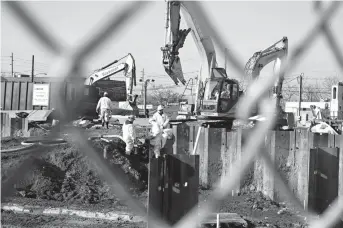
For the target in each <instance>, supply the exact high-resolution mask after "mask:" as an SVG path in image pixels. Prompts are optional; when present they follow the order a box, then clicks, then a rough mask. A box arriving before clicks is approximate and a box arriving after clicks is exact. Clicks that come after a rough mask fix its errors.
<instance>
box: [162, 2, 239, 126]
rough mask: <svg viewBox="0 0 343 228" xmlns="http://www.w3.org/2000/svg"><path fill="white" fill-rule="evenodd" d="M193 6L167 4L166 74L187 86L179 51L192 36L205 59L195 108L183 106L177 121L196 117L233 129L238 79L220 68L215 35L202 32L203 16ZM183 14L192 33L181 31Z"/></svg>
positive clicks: (199, 78) (191, 105) (164, 54)
mask: <svg viewBox="0 0 343 228" xmlns="http://www.w3.org/2000/svg"><path fill="white" fill-rule="evenodd" d="M193 4H194V3H192V2H189V1H167V10H166V11H167V12H166V26H165V28H166V30H165V45H164V47H162V48H161V51H162V53H163V55H162V59H163V61H162V64H163V66H164V69H165V71H166V73H167V74H168V75H169V76H170V77H171V78H172V80H173V81H174V82H175V84H178V82H179V81H180V82H181V83H182V84H183V85H185V84H186V80H185V79H184V76H183V72H182V67H181V61H180V57H179V50H180V48H182V47H183V45H184V42H185V39H186V37H187V35H188V34H189V33H191V34H192V37H193V40H194V42H195V44H196V46H197V49H198V52H199V55H200V57H201V58H200V59H201V69H200V74H199V76H198V80H197V88H196V99H195V104H190V103H188V104H183V105H180V111H179V113H178V114H179V116H178V118H177V119H179V120H181V119H184V120H185V121H187V120H191V119H192V117H195V116H196V117H195V119H196V120H202V121H207V122H208V123H210V122H221V123H224V124H225V125H226V126H227V127H230V125H231V126H232V123H233V120H234V119H235V108H234V107H235V105H236V103H237V101H238V98H239V96H240V94H241V91H240V90H239V83H238V81H237V80H235V79H229V78H228V76H227V74H226V71H225V69H224V68H221V67H218V64H217V61H216V52H215V48H214V45H213V42H212V39H211V34H210V32H209V31H208V29H207V28H202V27H201V26H200V25H199V24H198V23H197V21H198V18H201V15H199V13H198V12H197V11H196V10H194V8H193ZM181 14H182V15H183V19H184V20H185V22H186V24H187V26H188V27H189V28H188V29H180V21H181ZM193 119H194V118H193Z"/></svg>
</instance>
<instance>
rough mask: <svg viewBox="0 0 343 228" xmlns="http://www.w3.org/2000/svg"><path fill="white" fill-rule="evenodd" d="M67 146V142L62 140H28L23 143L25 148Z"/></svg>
mask: <svg viewBox="0 0 343 228" xmlns="http://www.w3.org/2000/svg"><path fill="white" fill-rule="evenodd" d="M63 144H67V141H66V140H64V139H61V138H57V139H28V140H25V141H23V142H22V143H21V145H24V146H32V145H42V146H57V145H63Z"/></svg>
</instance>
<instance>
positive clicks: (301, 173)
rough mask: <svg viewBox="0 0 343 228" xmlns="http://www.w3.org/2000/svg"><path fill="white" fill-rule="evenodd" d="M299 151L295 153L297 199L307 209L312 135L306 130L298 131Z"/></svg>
mask: <svg viewBox="0 0 343 228" xmlns="http://www.w3.org/2000/svg"><path fill="white" fill-rule="evenodd" d="M297 133H298V136H299V141H300V144H299V150H298V151H297V165H296V166H297V168H298V169H299V170H298V185H297V193H298V198H299V199H300V201H301V202H302V203H303V206H304V209H305V210H307V208H308V195H309V166H310V148H313V134H312V133H311V132H309V131H307V130H298V131H297Z"/></svg>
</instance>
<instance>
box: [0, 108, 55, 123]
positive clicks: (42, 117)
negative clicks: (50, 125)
mask: <svg viewBox="0 0 343 228" xmlns="http://www.w3.org/2000/svg"><path fill="white" fill-rule="evenodd" d="M1 112H2V113H8V114H9V117H10V118H16V117H17V115H16V113H18V112H26V113H28V114H29V115H28V116H27V119H28V120H29V121H47V119H48V117H49V115H50V114H51V112H52V110H1Z"/></svg>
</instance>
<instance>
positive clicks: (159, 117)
mask: <svg viewBox="0 0 343 228" xmlns="http://www.w3.org/2000/svg"><path fill="white" fill-rule="evenodd" d="M163 109H164V107H163V105H159V106H158V107H157V112H156V113H155V114H154V115H153V116H152V119H153V120H155V121H156V122H157V124H158V125H159V126H160V127H161V129H165V128H167V127H168V124H169V118H168V116H167V115H166V114H165V113H163Z"/></svg>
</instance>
